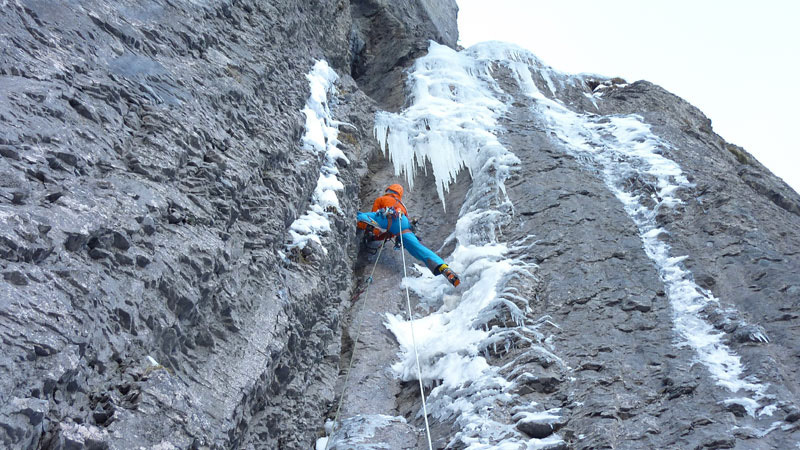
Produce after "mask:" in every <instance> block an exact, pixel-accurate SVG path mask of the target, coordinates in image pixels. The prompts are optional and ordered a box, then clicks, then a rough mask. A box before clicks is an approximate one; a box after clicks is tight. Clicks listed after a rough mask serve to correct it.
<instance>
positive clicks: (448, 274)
mask: <svg viewBox="0 0 800 450" xmlns="http://www.w3.org/2000/svg"><path fill="white" fill-rule="evenodd" d="M436 271H437V272H439V274H441V275H442V276H444V277H445V278H447V281H449V282H450V284H452V285H453V286H455V287H458V285H459V284H461V279H460V278H458V274H456V273H455V272H453V269H451V268H450V267H448V266H447V264H442V265H440V266H439V267H437V268H436Z"/></svg>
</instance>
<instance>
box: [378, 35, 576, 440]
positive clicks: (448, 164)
mask: <svg viewBox="0 0 800 450" xmlns="http://www.w3.org/2000/svg"><path fill="white" fill-rule="evenodd" d="M491 70H492V67H491V65H490V64H487V63H486V62H485V59H481V58H479V57H478V53H477V51H473V50H472V49H469V50H466V51H464V52H461V53H457V52H455V51H454V50H452V49H450V48H448V47H444V46H440V45H438V44H435V43H431V45H430V48H429V52H428V54H427V56H425V57H423V58H420V59H419V60H417V62H416V63H415V65H414V67H413V68H412V71H411V73H410V74H409V83H410V86H409V87H410V90H411V93H412V95H411V105H410V106H409V107H408V108H407V109H406V110H405V111H403V112H402V113H400V114H390V113H380V114H378V115H377V117H376V125H375V133H376V137H377V138H378V140H379V141H380V144H381V148H382V149H384V151H388V153H389V155H390V157H391V159H392V161H393V163H394V166H395V171H396V173H397V174H400V173H404V174H405V175H406V177H407V179H408V182H409V186H412V185H413V177H414V170H415V169H416V168H420V167H424V164H425V161H430V163H431V166H432V168H433V173H434V176H435V177H436V185H437V191H438V193H439V196H440V199H443V198H444V192H446V191H447V189H448V185H449V183H451V182H453V181H454V180H455V178H456V175H457V174H458V172H459V171H460V170H461V169H462V168H466V169H467V170H468V171H469V173H470V175H471V177H472V187H471V188H470V190H469V192H468V193H467V197H466V200H465V202H464V205H463V207H462V209H461V211H460V214H459V216H460V218H459V220H458V222H457V224H456V227H455V231H454V232H453V235H452V236H451V237H450V238H449V239H452V240H455V241H456V247H455V250H454V251H453V254H452V255H451V257H450V258H449V264H450V265H451V267H453V269H454V270H456V271H457V272H459V273H460V274H461V277H462V284H461V286H460V287H459V288H458V292H459V293H460V294H461V296H460V298H453V297H455V296H451V295H449V294H450V293H452V292H453V289H452V288H451V287H450V286H449V285H448V284H447V283H446V282H445V281H444V280H443V279H442V278H441V277H432V276H430V275H427V274H425V273H424V271H423V272H422V275H420V276H419V277H416V278H406V279H405V280H404V281H403V282H404V284H405V285H406V286H408V287H409V288H410V289H412V290H413V291H414V292H415V293H417V295H419V296H420V299H421V302H422V303H424V304H426V305H428V306H429V307H438V308H439V309H438V310H437V311H435V312H434V313H432V314H430V315H428V316H425V317H422V318H419V319H416V320H415V321H414V322H413V326H414V333H415V337H416V343H417V350H418V352H419V358H420V361H421V363H422V378H423V382H424V383H425V384H426V385H428V386H432V387H433V389H432V391H431V393H430V395H429V397H428V410H429V412H430V414H431V415H432V417H433V418H434V419H436V420H438V421H440V422H454V423H455V424H456V429H457V430H458V431H457V432H456V434H455V435H454V436H453V437H452V439H451V441H450V442H449V443H448V446H453V447H459V448H467V449H470V450H474V449H489V448H492V449H520V448H526V449H536V448H545V447H546V446H548V445H553V444H556V443H559V442H562V441H561V439H560V438H559V437H558V436H557V435H553V436H549V437H547V438H546V439H541V440H540V439H531V438H529V437H527V436H525V435H524V434H522V433H521V432H519V431H518V430H517V429H516V428H515V422H514V421H510V423H506V422H504V421H501V418H499V417H497V416H496V415H495V414H493V409H494V408H495V407H496V406H498V405H503V404H508V403H510V402H512V401H513V400H514V398H515V397H516V396H515V395H514V394H512V393H511V391H512V390H513V388H514V386H515V382H512V381H509V380H507V379H506V378H505V377H504V376H503V375H502V373H501V370H504V369H509V367H506V366H504V367H497V366H493V365H491V364H490V363H489V361H488V360H487V355H488V354H489V353H490V352H494V353H501V354H502V353H504V352H507V351H508V350H509V349H510V348H511V347H512V346H515V345H520V344H522V345H523V346H524V347H525V348H526V352H536V353H548V352H547V351H546V350H545V349H544V347H543V346H542V345H543V344H542V343H543V342H544V340H545V336H544V335H543V334H542V333H541V332H539V331H538V329H539V327H542V326H543V325H544V324H545V323H546V321H537V322H531V321H530V320H528V318H527V317H528V315H529V314H530V312H531V309H530V307H529V305H528V300H527V299H526V298H523V297H522V296H520V295H518V291H517V289H516V288H514V287H513V286H510V285H509V283H510V282H511V281H513V280H515V279H517V278H522V279H531V278H533V269H534V267H533V266H531V265H529V264H527V263H525V262H523V261H521V260H518V259H515V258H512V257H510V256H509V254H511V253H512V252H515V251H523V250H524V249H525V248H527V247H530V245H532V244H526V242H525V240H523V241H519V242H514V243H503V242H500V241H499V236H500V235H501V228H502V226H503V225H505V224H506V223H507V222H508V221H509V220H510V217H511V213H512V212H513V205H512V204H511V202H510V200H509V199H508V196H507V195H506V191H505V181H506V179H507V178H508V177H509V176H510V174H511V172H512V171H513V170H514V166H515V165H517V164H518V163H519V160H518V158H517V157H516V156H515V155H514V154H512V153H511V152H509V151H508V150H507V149H506V148H505V147H503V146H502V145H501V144H500V142H499V141H498V139H497V137H496V133H498V132H499V130H498V126H497V118H498V117H499V115H500V114H502V113H503V112H505V110H506V106H505V104H504V103H503V101H501V100H500V99H499V97H500V95H501V93H500V92H499V90H498V88H497V86H496V83H494V82H493V80H492V78H491ZM509 317H510V318H511V319H512V320H511V323H512V325H510V326H501V325H493V326H492V327H489V323H490V322H492V320H493V319H495V318H503V319H506V318H509ZM386 326H387V327H388V328H389V329H390V330H391V331H392V332H393V333H394V335H395V336H396V338H397V340H398V342H399V344H400V350H401V351H400V361H398V362H397V363H396V364H394V365H393V367H392V368H393V369H394V370H395V371H396V373H397V374H398V375H399V376H400V377H401V378H403V379H404V380H411V379H415V378H416V376H417V372H416V366H415V357H414V350H413V348H412V342H411V334H410V324H409V322H407V321H406V320H405V318H403V317H400V316H394V315H387V316H386ZM523 354H525V353H523ZM547 357H548V358H549V357H550V356H549V355H548V356H547ZM554 359H555V360H557V358H554Z"/></svg>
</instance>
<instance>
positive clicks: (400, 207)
mask: <svg viewBox="0 0 800 450" xmlns="http://www.w3.org/2000/svg"><path fill="white" fill-rule="evenodd" d="M402 198H403V186H400V185H399V184H393V185H391V186H389V187H388V188H386V194H384V195H382V196H380V197H378V198H376V199H375V201H374V202H373V203H372V212H370V213H364V212H359V213H358V227H359V228H360V229H363V230H365V233H368V234H367V236H372V238H373V239H375V240H385V239H391V238H393V237H400V238H401V239H402V243H403V246H404V247H405V248H406V250H408V253H410V254H411V256H413V257H415V258H417V259H418V260H420V261H422V262H423V263H425V266H427V267H428V269H430V271H431V272H433V274H434V275H442V276H444V277H445V278H446V279H447V281H449V282H450V284H452V285H453V286H458V285H459V284H461V280H460V279H459V278H458V275H457V274H456V273H455V272H453V269H451V268H449V267H448V266H447V264H445V263H444V261H443V260H442V258H440V257H439V256H438V255H437V254H436V253H434V252H432V251H431V250H430V249H428V248H427V247H425V246H424V245H422V244H421V243H420V242H419V239H418V238H417V236H416V235H414V233H413V224H412V222H410V221H409V219H408V210H406V206H405V205H404V204H403V201H402ZM400 234H402V236H399V235H400Z"/></svg>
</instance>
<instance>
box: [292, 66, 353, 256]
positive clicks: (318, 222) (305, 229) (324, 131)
mask: <svg viewBox="0 0 800 450" xmlns="http://www.w3.org/2000/svg"><path fill="white" fill-rule="evenodd" d="M306 78H308V82H309V87H310V89H311V95H309V97H308V101H307V102H306V106H305V108H303V114H305V116H306V123H305V133H304V134H303V138H302V143H303V148H305V149H306V150H309V151H311V152H312V156H313V157H319V156H317V155H320V156H321V157H322V159H323V160H322V167H320V173H319V179H318V180H317V186H316V188H315V189H314V193H313V194H312V197H311V204H310V205H309V207H308V211H306V212H305V214H303V215H302V216H300V217H299V218H297V219H296V220H295V221H294V222H293V223H292V225H291V226H290V227H289V235H290V236H291V240H292V242H291V244H289V248H294V247H299V248H303V247H305V245H306V244H307V243H308V241H309V240H311V241H314V242H316V243H317V244H319V245H320V246H321V247H322V249H323V251H325V252H327V250H326V249H325V247H324V246H323V245H322V242H321V240H320V237H321V236H322V235H324V234H325V233H327V232H329V231H330V229H331V224H330V221H329V220H328V215H329V214H331V213H336V212H339V199H338V197H336V191H340V190H342V189H344V185H343V184H342V183H341V182H340V181H339V179H338V178H337V177H336V176H337V175H338V174H339V169H337V168H336V163H337V161H338V160H343V161H347V158H346V157H345V155H344V153H343V152H342V151H341V150H340V149H339V148H338V147H337V145H338V144H339V141H338V140H337V137H338V135H339V130H338V128H337V126H338V122H336V121H334V120H333V117H332V115H331V112H330V108H329V107H328V95H329V94H334V93H335V92H336V87H335V86H334V83H335V82H336V80H337V79H338V78H339V77H338V75H336V72H335V71H334V70H333V69H331V68H330V66H328V63H327V62H325V61H324V60H318V61H317V62H316V64H314V67H313V68H312V69H311V71H310V72H309V73H308V74H307V75H306Z"/></svg>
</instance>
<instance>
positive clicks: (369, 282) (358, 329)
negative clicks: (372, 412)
mask: <svg viewBox="0 0 800 450" xmlns="http://www.w3.org/2000/svg"><path fill="white" fill-rule="evenodd" d="M384 245H386V241H383V242H382V243H381V247H380V249H378V256H377V257H376V258H375V264H373V265H372V272H370V274H369V278H367V286H366V287H365V288H364V290H363V291H361V292H358V293H356V295H355V297H354V300H356V299H358V297H360V296H361V294H364V293H366V292H367V290H369V287H370V285H372V276H373V275H375V268H376V267H378V261H380V259H381V253H382V252H383V247H384ZM368 298H369V297H367V296H364V300H363V301H362V302H361V306H359V307H358V313H356V317H357V318H358V325H356V339H355V341H353V352H352V353H351V354H350V364H348V365H347V372H346V373H345V376H344V385H343V386H342V394H341V396H340V397H339V406H337V407H336V415H335V416H334V417H333V426H331V433H330V435H329V436H328V441H327V442H326V443H325V450H328V446H329V445H331V438H332V437H333V433H334V431H336V423H337V422H338V421H339V413H340V412H341V410H342V402H343V401H344V394H345V392H347V381H348V380H349V379H350V370H352V369H353V361H354V360H355V357H356V346H357V345H358V339H359V337H360V336H361V324H362V323H363V320H362V319H363V318H362V317H361V312H362V311H364V305H365V304H366V303H367V299H368ZM429 440H430V439H429Z"/></svg>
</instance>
